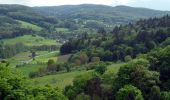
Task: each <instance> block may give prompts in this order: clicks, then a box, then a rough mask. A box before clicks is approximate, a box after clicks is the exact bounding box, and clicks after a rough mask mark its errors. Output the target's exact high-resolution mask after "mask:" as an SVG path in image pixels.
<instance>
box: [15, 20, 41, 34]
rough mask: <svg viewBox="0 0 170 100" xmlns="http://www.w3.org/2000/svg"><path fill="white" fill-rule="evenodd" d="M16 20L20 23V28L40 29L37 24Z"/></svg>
mask: <svg viewBox="0 0 170 100" xmlns="http://www.w3.org/2000/svg"><path fill="white" fill-rule="evenodd" d="M17 21H18V22H19V23H20V24H21V27H22V28H26V29H32V30H34V31H41V30H42V28H41V27H39V26H37V25H34V24H31V23H28V22H24V21H20V20H17Z"/></svg>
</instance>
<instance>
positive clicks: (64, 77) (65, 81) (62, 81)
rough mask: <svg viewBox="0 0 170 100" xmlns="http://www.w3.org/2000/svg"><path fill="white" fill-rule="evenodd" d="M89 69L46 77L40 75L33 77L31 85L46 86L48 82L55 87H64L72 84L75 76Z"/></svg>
mask: <svg viewBox="0 0 170 100" xmlns="http://www.w3.org/2000/svg"><path fill="white" fill-rule="evenodd" d="M87 72H89V71H85V70H84V71H73V72H69V73H61V74H56V75H48V76H44V77H38V78H34V79H31V80H30V82H31V85H34V86H44V85H46V84H50V85H52V86H54V87H58V88H60V89H63V88H64V87H65V86H67V85H71V84H72V83H73V79H74V77H76V76H78V75H81V74H84V73H87Z"/></svg>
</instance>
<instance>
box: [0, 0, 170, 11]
mask: <svg viewBox="0 0 170 100" xmlns="http://www.w3.org/2000/svg"><path fill="white" fill-rule="evenodd" d="M0 4H21V5H27V6H31V7H32V6H59V5H77V4H103V5H109V6H118V5H126V6H132V7H144V8H151V9H156V10H168V11H170V0H0Z"/></svg>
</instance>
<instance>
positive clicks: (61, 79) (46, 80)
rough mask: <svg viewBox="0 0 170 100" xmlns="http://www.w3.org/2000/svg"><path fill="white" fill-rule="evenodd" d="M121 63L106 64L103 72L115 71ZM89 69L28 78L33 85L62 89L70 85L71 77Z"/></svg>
mask: <svg viewBox="0 0 170 100" xmlns="http://www.w3.org/2000/svg"><path fill="white" fill-rule="evenodd" d="M122 65H123V64H112V65H110V66H108V70H107V71H106V72H105V73H117V72H118V70H119V68H120V66H122ZM88 72H89V71H86V70H82V71H73V72H69V73H61V74H56V75H48V76H44V77H38V78H34V79H30V82H31V85H35V86H43V85H46V84H50V85H52V86H54V87H59V88H60V89H63V88H64V87H65V86H67V85H71V84H72V82H73V79H74V78H75V77H76V76H78V75H81V74H85V73H88Z"/></svg>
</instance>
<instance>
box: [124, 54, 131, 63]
mask: <svg viewBox="0 0 170 100" xmlns="http://www.w3.org/2000/svg"><path fill="white" fill-rule="evenodd" d="M124 60H125V62H129V61H131V60H132V57H131V56H129V55H128V56H126V57H125V58H124Z"/></svg>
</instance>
